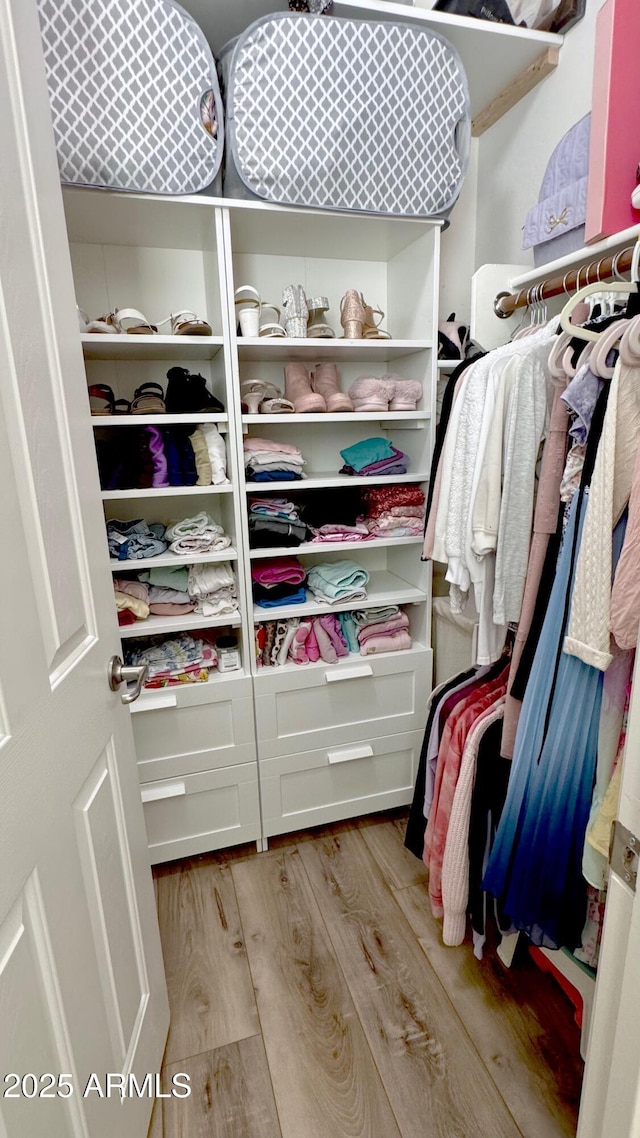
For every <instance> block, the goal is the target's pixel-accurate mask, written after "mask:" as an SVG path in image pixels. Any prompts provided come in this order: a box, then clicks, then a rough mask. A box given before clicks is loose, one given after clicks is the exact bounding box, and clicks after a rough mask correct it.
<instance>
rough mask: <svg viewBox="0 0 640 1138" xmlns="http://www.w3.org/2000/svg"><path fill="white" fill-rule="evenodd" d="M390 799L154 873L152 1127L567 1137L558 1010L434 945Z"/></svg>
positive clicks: (290, 1134)
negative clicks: (163, 1002) (157, 1001)
mask: <svg viewBox="0 0 640 1138" xmlns="http://www.w3.org/2000/svg"><path fill="white" fill-rule="evenodd" d="M404 827H405V814H404V812H402V811H395V812H393V813H392V814H384V815H372V816H370V817H369V818H363V819H357V820H354V821H353V822H347V823H340V824H337V825H334V826H326V827H322V828H319V829H315V830H309V831H306V832H305V833H304V834H291V835H286V836H283V837H282V838H279V839H274V840H272V842H271V843H270V850H269V852H268V853H266V854H256V853H255V847H250V846H244V847H239V848H237V849H234V850H224V851H221V852H220V853H218V854H208V855H204V856H203V857H201V858H192V859H188V860H186V861H184V862H181V863H177V862H173V863H169V864H168V865H166V866H158V867H156V869H155V871H154V875H155V877H156V890H157V899H158V911H159V917H160V931H161V936H162V943H163V950H164V955H165V964H166V967H167V975H168V982H169V997H170V1003H171V1015H172V1026H171V1033H170V1037H169V1041H168V1046H167V1051H166V1054H165V1061H164V1062H165V1066H164V1068H163V1077H164V1079H165V1083H168V1082H169V1081H170V1079H171V1076H172V1074H173V1073H175V1072H177V1071H185V1072H187V1073H188V1074H189V1075H190V1076H191V1081H192V1087H193V1093H192V1095H191V1097H190V1098H189V1099H163V1100H159V1101H158V1103H157V1105H156V1109H155V1111H154V1116H153V1120H152V1128H151V1130H150V1132H149V1133H150V1138H425V1136H426V1135H428V1138H520V1136H522V1138H571V1136H572V1135H575V1131H576V1119H577V1109H578V1099H579V1094H580V1081H581V1077H582V1064H581V1062H580V1059H579V1033H578V1029H577V1027H576V1025H575V1024H574V1022H573V1018H572V1008H571V1006H570V1004H569V1003H568V1001H567V999H566V997H565V996H564V995H563V994H562V992H561V991H560V989H559V988H558V986H557V985H556V984H555V983H554V981H553V980H552V979H551V977H550V976H548V975H546V974H544V973H541V972H540V971H539V970H538V969H537V968H536V967H535V965H534V964H533V962H532V961H530V960H529V958H528V957H527V956H526V954H524V955H523V958H522V959H521V960H519V961H518V962H517V963H516V964H515V965H514V967H513V968H512V969H511V971H507V970H506V969H504V968H503V967H502V965H501V964H500V962H499V961H498V960H497V958H496V956H495V953H493V952H492V951H487V952H486V953H485V959H484V960H483V961H478V960H476V958H475V957H474V955H473V951H472V949H471V947H470V945H469V944H465V945H464V946H462V947H460V948H457V949H452V948H446V947H445V946H444V945H443V944H442V939H441V935H440V928H439V923H438V922H437V921H435V920H434V919H433V918H432V917H431V912H430V909H429V904H428V897H427V890H426V874H425V872H424V869H423V867H421V864H420V862H418V861H417V860H416V859H415V858H414V857H413V856H412V855H411V854H409V853H408V852H407V850H405V848H404V845H403V837H404Z"/></svg>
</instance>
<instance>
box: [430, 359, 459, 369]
mask: <svg viewBox="0 0 640 1138" xmlns="http://www.w3.org/2000/svg"><path fill="white" fill-rule="evenodd" d="M463 362H464V361H463V360H437V362H436V367H437V369H438V371H455V369H456V368H457V366H458V364H461V363H463Z"/></svg>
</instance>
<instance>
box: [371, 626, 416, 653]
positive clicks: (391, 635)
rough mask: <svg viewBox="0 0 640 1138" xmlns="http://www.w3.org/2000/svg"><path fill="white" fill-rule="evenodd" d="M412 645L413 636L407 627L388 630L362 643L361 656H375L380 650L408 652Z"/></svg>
mask: <svg viewBox="0 0 640 1138" xmlns="http://www.w3.org/2000/svg"><path fill="white" fill-rule="evenodd" d="M410 647H411V637H410V636H409V633H408V632H407V631H406V629H404V628H401V629H399V630H398V632H387V633H385V634H383V635H382V636H371V637H369V639H368V640H365V641H364V643H361V644H360V655H361V656H373V655H375V654H376V653H378V652H406V651H408V650H409V648H410Z"/></svg>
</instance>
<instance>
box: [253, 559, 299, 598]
mask: <svg viewBox="0 0 640 1138" xmlns="http://www.w3.org/2000/svg"><path fill="white" fill-rule="evenodd" d="M306 575H307V574H306V571H305V569H304V568H303V566H302V565H301V564H300V562H299V561H298V559H297V557H274V558H271V559H265V560H264V561H260V562H259V563H258V564H256V565H253V566H252V569H251V579H252V581H253V599H254V601H255V602H256V604H257V605H260V607H261V608H265V609H267V608H279V607H281V606H282V605H302V604H304V602H305V601H306V599H307V594H306V592H305V589H304V581H305V578H306Z"/></svg>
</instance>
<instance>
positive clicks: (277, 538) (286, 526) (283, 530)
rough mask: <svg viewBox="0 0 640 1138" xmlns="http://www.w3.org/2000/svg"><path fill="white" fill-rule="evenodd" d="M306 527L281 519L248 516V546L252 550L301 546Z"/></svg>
mask: <svg viewBox="0 0 640 1138" xmlns="http://www.w3.org/2000/svg"><path fill="white" fill-rule="evenodd" d="M306 536H307V527H306V526H305V525H302V524H301V523H300V522H286V521H284V519H281V518H267V517H264V518H263V517H255V516H251V515H250V516H249V544H250V545H251V548H252V549H274V548H276V547H277V546H279V545H292V546H294V545H301V544H302V542H303V541H304V540H305V538H306Z"/></svg>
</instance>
